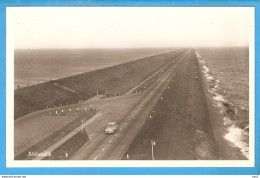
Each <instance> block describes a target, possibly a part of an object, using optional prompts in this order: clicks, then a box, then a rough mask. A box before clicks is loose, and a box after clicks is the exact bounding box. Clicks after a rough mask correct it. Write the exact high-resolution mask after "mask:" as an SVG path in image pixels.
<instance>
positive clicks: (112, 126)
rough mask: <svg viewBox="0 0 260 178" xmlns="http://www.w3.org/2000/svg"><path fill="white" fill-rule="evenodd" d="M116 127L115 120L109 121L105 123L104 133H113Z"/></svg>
mask: <svg viewBox="0 0 260 178" xmlns="http://www.w3.org/2000/svg"><path fill="white" fill-rule="evenodd" d="M117 128H118V125H117V123H116V122H110V123H108V124H107V127H106V130H105V132H106V134H113V133H115V132H116V131H117Z"/></svg>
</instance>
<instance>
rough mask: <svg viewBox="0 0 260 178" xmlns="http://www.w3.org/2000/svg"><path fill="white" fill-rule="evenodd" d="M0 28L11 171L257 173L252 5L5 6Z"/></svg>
mask: <svg viewBox="0 0 260 178" xmlns="http://www.w3.org/2000/svg"><path fill="white" fill-rule="evenodd" d="M6 22H7V29H6V32H7V61H6V63H7V69H8V70H7V84H6V85H7V90H6V91H7V99H6V100H7V105H6V107H7V113H6V117H7V121H6V122H7V145H6V146H7V155H6V156H7V157H6V159H7V162H8V164H7V165H9V166H10V167H12V166H14V167H27V166H30V167H34V166H65V167H66V166H74V165H77V166H79V167H84V166H86V167H88V166H109V167H110V166H114V165H115V166H119V167H120V166H126V167H127V166H137V167H138V166H140V167H144V166H147V165H149V166H158V167H159V166H165V167H167V166H179V167H182V166H184V167H186V166H187V167H189V166H204V167H207V166H210V167H213V166H215V167H218V166H221V167H222V166H233V167H238V166H247V167H248V166H250V165H252V164H253V163H254V127H255V126H254V89H253V87H252V86H253V85H254V62H255V61H254V8H253V7H8V8H7V21H6ZM72 161H73V165H72Z"/></svg>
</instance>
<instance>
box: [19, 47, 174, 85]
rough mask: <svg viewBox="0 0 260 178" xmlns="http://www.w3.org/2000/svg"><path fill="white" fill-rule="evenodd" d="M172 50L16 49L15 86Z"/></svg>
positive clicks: (33, 83)
mask: <svg viewBox="0 0 260 178" xmlns="http://www.w3.org/2000/svg"><path fill="white" fill-rule="evenodd" d="M172 50H174V49H169V48H151V49H148V48H147V49H146V48H144V49H51V50H50V49H40V50H15V55H14V56H15V57H14V82H15V83H14V86H15V88H17V86H18V85H19V86H20V87H26V86H28V84H29V85H35V84H37V83H42V82H46V81H50V80H55V79H59V78H64V77H68V76H72V75H76V74H80V73H84V72H88V71H92V70H96V69H100V68H104V67H108V66H113V65H116V64H120V63H124V62H128V61H132V60H136V59H140V58H143V57H148V56H152V55H156V54H160V53H164V52H169V51H172Z"/></svg>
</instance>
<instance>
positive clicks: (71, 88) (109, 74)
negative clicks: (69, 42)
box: [14, 49, 185, 119]
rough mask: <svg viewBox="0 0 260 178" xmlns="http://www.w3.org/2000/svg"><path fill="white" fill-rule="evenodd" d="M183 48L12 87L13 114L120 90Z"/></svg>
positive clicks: (123, 90)
mask: <svg viewBox="0 0 260 178" xmlns="http://www.w3.org/2000/svg"><path fill="white" fill-rule="evenodd" d="M184 51H185V50H183V49H182V50H176V51H173V52H169V53H164V54H160V55H155V56H151V57H146V58H143V59H139V60H135V61H131V62H127V63H123V64H119V65H116V66H112V67H108V68H103V69H99V70H95V71H91V72H86V73H83V74H79V75H75V76H71V77H67V78H62V79H58V80H53V81H49V82H45V83H42V84H38V85H34V86H29V87H26V88H21V89H19V90H15V91H14V118H15V119H17V118H19V117H21V116H23V115H26V114H28V113H31V112H34V111H37V110H42V109H46V108H50V107H57V106H60V105H67V104H73V103H77V102H80V101H85V100H87V99H89V98H91V97H93V96H95V95H96V92H97V90H98V91H99V94H108V93H110V94H123V93H126V92H127V91H128V90H130V89H131V88H133V87H134V86H136V85H137V84H138V83H140V82H141V81H143V80H145V79H146V78H147V77H149V76H150V75H152V74H153V73H154V72H156V71H157V70H158V69H160V68H161V67H163V66H164V65H166V64H167V63H169V62H170V61H171V60H173V59H174V58H175V57H177V56H178V55H180V54H181V53H183V52H184Z"/></svg>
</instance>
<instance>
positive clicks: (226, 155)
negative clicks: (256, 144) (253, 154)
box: [197, 56, 248, 160]
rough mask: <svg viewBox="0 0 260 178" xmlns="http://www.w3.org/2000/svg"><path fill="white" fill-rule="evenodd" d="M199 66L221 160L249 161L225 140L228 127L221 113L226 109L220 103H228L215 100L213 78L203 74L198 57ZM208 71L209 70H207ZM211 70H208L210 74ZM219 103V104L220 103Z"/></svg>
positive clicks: (221, 99)
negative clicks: (211, 82) (211, 90)
mask: <svg viewBox="0 0 260 178" xmlns="http://www.w3.org/2000/svg"><path fill="white" fill-rule="evenodd" d="M197 58H198V60H197V62H198V66H199V68H200V70H199V71H200V75H201V79H202V84H203V89H204V93H205V96H206V100H207V103H208V104H207V105H208V108H209V114H210V118H211V121H212V125H213V133H214V137H215V140H216V144H217V147H218V152H219V159H221V160H241V159H243V160H244V159H248V157H247V158H246V157H245V156H244V155H243V153H242V152H241V151H240V148H238V147H236V146H235V145H234V143H232V142H230V141H228V140H227V139H225V135H227V134H228V127H226V126H225V120H224V116H223V113H221V112H222V111H221V109H220V107H222V108H223V109H224V106H220V105H219V103H222V102H227V101H226V100H224V99H223V98H219V99H218V100H217V99H216V98H214V93H212V92H210V89H212V86H211V85H210V82H209V81H211V80H212V79H213V78H208V76H207V74H206V76H205V73H204V72H203V70H205V69H204V66H203V65H201V61H200V59H199V58H201V57H200V56H197ZM207 69H208V68H207ZM209 71H210V70H209V69H208V72H209ZM214 80H215V79H214ZM218 101H219V102H218Z"/></svg>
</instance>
